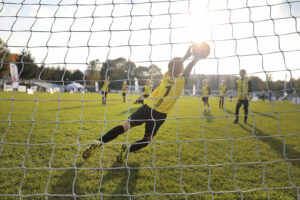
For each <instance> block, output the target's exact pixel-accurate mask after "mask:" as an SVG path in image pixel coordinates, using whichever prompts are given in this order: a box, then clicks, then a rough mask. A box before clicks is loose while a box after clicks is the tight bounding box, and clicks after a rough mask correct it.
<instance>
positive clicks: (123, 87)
mask: <svg viewBox="0 0 300 200" xmlns="http://www.w3.org/2000/svg"><path fill="white" fill-rule="evenodd" d="M126 91H127V83H126V81H123V84H122V96H123V103H126V100H125V97H126Z"/></svg>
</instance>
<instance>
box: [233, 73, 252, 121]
mask: <svg viewBox="0 0 300 200" xmlns="http://www.w3.org/2000/svg"><path fill="white" fill-rule="evenodd" d="M236 87H237V99H238V102H237V104H236V108H235V116H236V118H235V120H234V122H233V123H235V124H237V123H238V122H239V111H240V107H241V106H242V105H244V113H245V115H244V124H247V117H248V107H249V96H250V95H251V92H252V84H251V81H250V79H249V78H248V77H246V70H244V69H241V70H240V78H239V79H238V80H237V81H236Z"/></svg>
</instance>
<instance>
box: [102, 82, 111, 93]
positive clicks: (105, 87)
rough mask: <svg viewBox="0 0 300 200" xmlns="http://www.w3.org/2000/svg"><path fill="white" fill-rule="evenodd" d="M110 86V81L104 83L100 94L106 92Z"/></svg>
mask: <svg viewBox="0 0 300 200" xmlns="http://www.w3.org/2000/svg"><path fill="white" fill-rule="evenodd" d="M109 84H110V81H104V83H103V86H102V92H108V86H109Z"/></svg>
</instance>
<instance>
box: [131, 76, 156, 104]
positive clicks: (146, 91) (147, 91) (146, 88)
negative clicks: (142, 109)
mask: <svg viewBox="0 0 300 200" xmlns="http://www.w3.org/2000/svg"><path fill="white" fill-rule="evenodd" d="M143 90H144V94H143V95H141V96H140V98H138V99H137V100H136V101H135V102H134V103H142V104H144V99H146V98H148V96H149V95H150V93H151V91H152V84H151V81H150V80H147V81H146V85H145V86H144V89H143Z"/></svg>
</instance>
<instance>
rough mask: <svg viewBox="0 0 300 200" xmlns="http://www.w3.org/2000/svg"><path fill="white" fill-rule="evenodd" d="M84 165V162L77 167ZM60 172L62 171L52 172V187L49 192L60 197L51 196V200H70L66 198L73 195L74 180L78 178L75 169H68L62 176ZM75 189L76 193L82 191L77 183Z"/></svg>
mask: <svg viewBox="0 0 300 200" xmlns="http://www.w3.org/2000/svg"><path fill="white" fill-rule="evenodd" d="M83 164H84V163H83V162H80V163H78V164H77V165H76V167H77V168H80V167H82V166H83ZM60 171H62V170H57V171H53V172H52V176H51V180H50V186H49V187H48V190H47V192H48V193H49V194H52V195H53V194H59V196H49V200H64V199H67V198H68V197H66V196H68V195H72V194H73V190H72V187H73V181H74V178H75V176H76V173H75V169H66V170H65V172H64V173H62V174H60ZM57 173H58V174H59V175H58V174H57ZM74 189H75V193H76V191H78V190H80V188H79V187H78V184H76V183H75V188H74ZM64 195H65V196H64Z"/></svg>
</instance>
